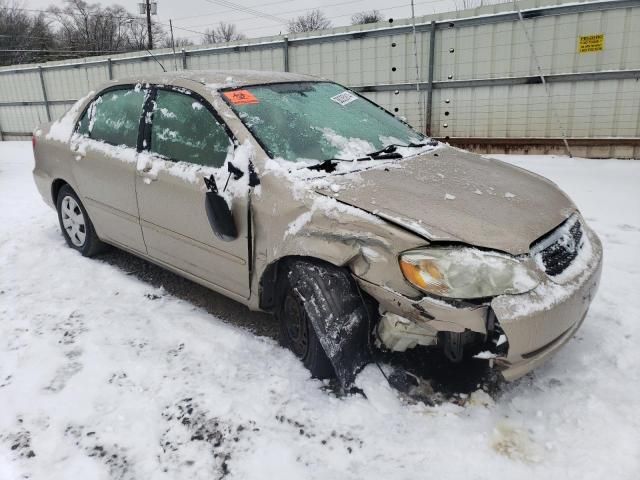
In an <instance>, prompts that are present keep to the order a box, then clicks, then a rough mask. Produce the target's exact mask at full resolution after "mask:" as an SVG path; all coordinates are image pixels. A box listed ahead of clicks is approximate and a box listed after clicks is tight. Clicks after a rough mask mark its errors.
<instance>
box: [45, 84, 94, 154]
mask: <svg viewBox="0 0 640 480" xmlns="http://www.w3.org/2000/svg"><path fill="white" fill-rule="evenodd" d="M93 95H95V92H93V91H91V92H89V93H88V94H86V95H85V96H84V97H82V98H81V99H80V100H78V101H77V102H76V103H74V104H73V106H72V107H71V108H70V109H69V110H68V111H67V113H65V114H64V115H63V116H62V117H60V118H59V119H58V120H56V121H54V122H53V123H52V124H51V127H50V128H49V132H48V133H47V135H46V136H45V138H46V139H47V140H55V141H58V142H63V143H65V142H68V141H69V139H70V138H71V134H72V133H73V129H74V128H75V126H76V119H77V117H78V115H79V114H80V107H82V105H83V104H84V102H86V101H87V100H88V99H89V98H91V97H93Z"/></svg>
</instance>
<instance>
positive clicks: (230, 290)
mask: <svg viewBox="0 0 640 480" xmlns="http://www.w3.org/2000/svg"><path fill="white" fill-rule="evenodd" d="M154 97H155V98H154V99H153V100H152V101H151V102H150V106H149V108H150V109H151V125H147V132H146V135H145V140H146V147H147V149H148V152H145V153H142V154H141V157H140V160H139V161H138V165H137V171H136V192H137V198H138V209H139V214H140V224H141V226H142V233H143V236H144V242H145V244H146V246H147V252H148V254H149V255H150V256H151V257H153V258H154V259H155V260H157V261H159V262H160V263H163V264H166V265H168V266H171V267H173V268H174V269H178V270H180V271H181V272H185V273H187V274H190V275H192V276H194V277H196V278H195V279H194V280H197V281H200V283H204V284H206V285H207V286H209V287H210V288H213V289H214V290H218V291H221V292H222V293H225V294H227V295H230V296H236V297H238V298H242V299H246V298H248V297H249V266H248V265H249V263H248V226H247V214H248V198H247V196H248V193H247V195H245V196H242V195H240V196H235V197H234V198H233V201H232V205H231V210H232V212H233V217H234V220H235V224H236V228H237V230H238V236H237V238H236V239H234V240H231V241H223V240H221V239H219V238H218V237H216V235H215V234H214V232H213V230H212V228H211V225H210V224H209V220H208V218H207V213H206V209H205V196H206V191H207V189H206V187H205V184H204V180H203V178H204V177H209V176H210V175H211V174H212V173H214V174H217V175H220V176H222V178H225V179H226V175H223V174H222V172H226V168H224V167H225V162H227V161H228V158H227V157H228V156H230V155H232V152H233V142H232V140H231V138H230V137H229V135H228V134H227V131H226V129H225V128H224V126H223V123H222V122H221V121H219V120H218V119H217V118H216V115H215V111H214V109H213V107H211V105H209V104H208V103H207V102H206V101H205V100H204V99H202V98H199V97H198V96H196V95H195V94H192V93H191V92H185V90H184V89H180V91H174V90H172V89H170V88H164V87H163V88H158V89H157V90H155V92H154ZM149 127H150V131H149ZM219 178H220V177H219ZM230 181H231V182H233V181H234V180H233V179H231V180H230ZM223 187H224V185H220V189H221V190H222V188H223Z"/></svg>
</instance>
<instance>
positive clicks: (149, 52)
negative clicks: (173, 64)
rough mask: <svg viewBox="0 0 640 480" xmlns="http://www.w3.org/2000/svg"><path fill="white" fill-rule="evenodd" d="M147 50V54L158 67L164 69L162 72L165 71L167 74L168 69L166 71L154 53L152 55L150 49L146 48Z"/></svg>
mask: <svg viewBox="0 0 640 480" xmlns="http://www.w3.org/2000/svg"><path fill="white" fill-rule="evenodd" d="M145 50H146V51H147V53H148V54H149V55H151V58H153V59H154V60H155V61H156V62H157V63H158V65H160V68H162V71H163V72H166V71H167V69H166V68H164V65H162V63H160V60H158V59H157V58H156V56H155V55H154V54H153V53H151V51H150V50H149V49H147V48H145Z"/></svg>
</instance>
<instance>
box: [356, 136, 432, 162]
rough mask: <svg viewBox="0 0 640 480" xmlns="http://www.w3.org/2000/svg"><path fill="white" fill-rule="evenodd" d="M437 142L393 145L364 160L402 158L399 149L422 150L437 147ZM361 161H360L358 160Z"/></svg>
mask: <svg viewBox="0 0 640 480" xmlns="http://www.w3.org/2000/svg"><path fill="white" fill-rule="evenodd" d="M437 144H438V143H437V142H434V141H433V140H430V141H429V142H426V143H413V142H411V143H409V144H407V145H402V144H400V143H391V144H389V145H387V146H385V147H384V148H381V149H380V150H376V151H375V152H371V153H367V156H366V158H364V160H366V159H367V158H372V159H374V160H380V159H385V158H402V155H401V154H400V153H398V152H397V151H396V150H398V148H420V147H426V146H427V145H432V146H435V145H437ZM358 160H360V159H358Z"/></svg>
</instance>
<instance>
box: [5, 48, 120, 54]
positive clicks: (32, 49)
mask: <svg viewBox="0 0 640 480" xmlns="http://www.w3.org/2000/svg"><path fill="white" fill-rule="evenodd" d="M0 52H19V53H20V52H21V53H30V52H46V53H55V54H58V53H101V54H102V53H125V52H123V51H121V50H46V49H38V48H12V49H8V48H0Z"/></svg>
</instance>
